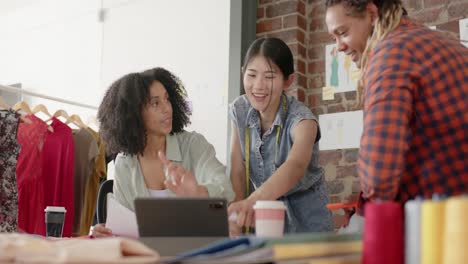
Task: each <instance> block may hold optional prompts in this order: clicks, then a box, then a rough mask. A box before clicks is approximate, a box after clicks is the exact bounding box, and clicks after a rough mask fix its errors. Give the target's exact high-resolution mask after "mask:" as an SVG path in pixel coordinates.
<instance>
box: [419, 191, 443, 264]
mask: <svg viewBox="0 0 468 264" xmlns="http://www.w3.org/2000/svg"><path fill="white" fill-rule="evenodd" d="M444 208H445V201H437V200H426V201H424V202H423V203H422V205H421V263H422V264H439V263H442V256H443V255H442V254H443V246H444V243H443V234H444V226H445V225H444V220H445V209H444Z"/></svg>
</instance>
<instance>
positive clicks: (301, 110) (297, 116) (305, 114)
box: [288, 104, 321, 143]
mask: <svg viewBox="0 0 468 264" xmlns="http://www.w3.org/2000/svg"><path fill="white" fill-rule="evenodd" d="M289 115H290V119H289V122H288V123H289V136H290V137H291V138H293V134H294V128H295V127H296V125H297V124H298V123H299V122H301V121H302V120H314V121H315V122H316V123H317V137H316V138H315V143H317V142H318V141H319V139H320V137H321V134H320V126H319V122H318V119H317V118H316V117H315V115H314V114H313V113H312V112H311V111H310V110H309V109H308V108H307V107H306V106H304V105H302V104H298V105H296V107H294V108H292V109H291V110H290V113H289Z"/></svg>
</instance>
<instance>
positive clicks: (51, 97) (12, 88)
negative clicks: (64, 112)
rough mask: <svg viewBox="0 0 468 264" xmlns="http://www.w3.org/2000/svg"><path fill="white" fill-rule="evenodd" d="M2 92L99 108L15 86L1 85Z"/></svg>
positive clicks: (93, 108) (94, 108)
mask: <svg viewBox="0 0 468 264" xmlns="http://www.w3.org/2000/svg"><path fill="white" fill-rule="evenodd" d="M0 90H4V91H7V92H19V93H20V94H21V97H22V96H23V94H25V95H30V96H34V97H39V98H43V99H47V100H52V101H56V102H59V103H64V104H69V105H75V106H79V107H83V108H88V109H92V110H98V107H97V106H93V105H88V104H83V103H78V102H74V101H70V100H65V99H61V98H57V97H53V96H48V95H44V94H40V93H35V92H30V91H27V90H23V89H21V88H17V87H13V86H8V85H1V84H0Z"/></svg>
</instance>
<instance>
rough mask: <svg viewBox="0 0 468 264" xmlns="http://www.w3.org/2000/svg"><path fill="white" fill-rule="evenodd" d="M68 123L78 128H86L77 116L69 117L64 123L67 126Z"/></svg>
mask: <svg viewBox="0 0 468 264" xmlns="http://www.w3.org/2000/svg"><path fill="white" fill-rule="evenodd" d="M69 123H72V124H75V125H76V126H78V127H79V128H87V127H88V126H87V125H85V123H83V121H82V120H81V118H80V116H79V115H71V116H70V117H69V118H68V119H67V121H65V124H69Z"/></svg>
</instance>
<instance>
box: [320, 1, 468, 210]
mask: <svg viewBox="0 0 468 264" xmlns="http://www.w3.org/2000/svg"><path fill="white" fill-rule="evenodd" d="M326 7H327V12H326V24H327V26H328V31H329V33H330V34H331V35H332V36H333V37H334V38H335V39H336V44H337V48H338V50H339V51H341V52H344V53H346V54H347V55H349V56H351V58H352V60H353V61H354V62H355V63H356V64H357V65H358V67H360V69H361V79H360V82H359V85H358V101H359V103H360V105H361V106H362V107H363V110H364V130H363V134H362V137H361V143H360V149H359V157H358V174H359V177H360V180H361V189H362V197H363V198H364V199H370V200H373V199H381V200H396V201H399V202H401V203H403V202H405V201H407V200H408V199H412V198H415V197H416V196H422V197H425V198H430V197H431V196H432V195H433V194H435V193H438V194H443V195H449V196H450V195H458V194H462V193H467V192H468V103H467V102H468V49H467V48H465V47H464V46H462V45H461V44H460V41H459V40H457V39H454V38H451V37H449V36H447V35H446V34H443V33H441V32H438V31H435V30H430V29H429V28H427V27H425V26H423V25H418V24H416V23H414V22H412V21H411V20H410V19H409V18H408V17H407V13H406V10H405V9H404V7H403V4H402V2H401V0H326Z"/></svg>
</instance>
